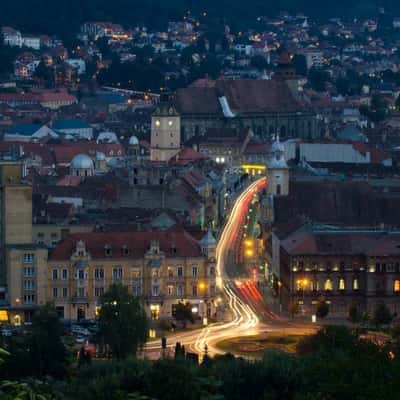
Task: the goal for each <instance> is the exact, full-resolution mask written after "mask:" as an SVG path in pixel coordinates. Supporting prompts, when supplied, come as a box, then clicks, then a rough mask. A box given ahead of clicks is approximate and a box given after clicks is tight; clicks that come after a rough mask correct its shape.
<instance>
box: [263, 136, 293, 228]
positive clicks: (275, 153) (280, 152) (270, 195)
mask: <svg viewBox="0 0 400 400" xmlns="http://www.w3.org/2000/svg"><path fill="white" fill-rule="evenodd" d="M266 178H267V186H266V190H265V194H264V195H263V196H262V209H263V215H262V219H263V221H264V222H266V223H267V224H272V223H273V222H274V220H275V207H274V199H275V198H276V197H278V196H287V195H288V194H289V167H288V165H287V164H286V160H285V147H284V145H283V143H281V142H280V141H279V134H278V135H276V138H275V141H274V143H273V144H272V147H271V158H270V159H269V161H268V164H267V169H266Z"/></svg>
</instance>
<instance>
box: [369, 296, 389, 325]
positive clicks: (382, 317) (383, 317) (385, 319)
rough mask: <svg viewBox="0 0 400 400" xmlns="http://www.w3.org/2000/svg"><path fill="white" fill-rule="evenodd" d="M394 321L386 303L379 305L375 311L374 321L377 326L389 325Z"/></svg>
mask: <svg viewBox="0 0 400 400" xmlns="http://www.w3.org/2000/svg"><path fill="white" fill-rule="evenodd" d="M392 320H393V315H392V313H391V312H390V310H389V308H388V306H387V305H386V304H385V303H383V302H382V303H379V304H378V305H377V306H376V307H375V310H374V318H373V321H374V323H375V324H377V325H387V324H390V323H391V322H392Z"/></svg>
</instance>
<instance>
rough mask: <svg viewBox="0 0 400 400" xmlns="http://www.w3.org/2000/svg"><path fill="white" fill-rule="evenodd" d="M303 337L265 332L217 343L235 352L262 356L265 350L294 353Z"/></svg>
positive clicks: (224, 349) (224, 348)
mask: <svg viewBox="0 0 400 400" xmlns="http://www.w3.org/2000/svg"><path fill="white" fill-rule="evenodd" d="M302 338H303V336H301V335H282V334H276V333H264V334H262V335H255V336H245V337H237V338H231V339H226V340H223V341H221V342H219V343H217V347H218V348H219V349H221V350H223V351H226V352H230V353H234V354H239V355H245V356H252V357H261V356H262V354H263V353H264V351H265V350H278V351H285V352H288V353H294V352H295V351H296V345H297V343H298V342H299V340H300V339H302Z"/></svg>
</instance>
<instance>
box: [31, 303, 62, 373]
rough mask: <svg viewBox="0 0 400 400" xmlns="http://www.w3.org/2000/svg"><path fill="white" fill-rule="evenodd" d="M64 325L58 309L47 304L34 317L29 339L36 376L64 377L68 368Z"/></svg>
mask: <svg viewBox="0 0 400 400" xmlns="http://www.w3.org/2000/svg"><path fill="white" fill-rule="evenodd" d="M61 335H62V325H61V322H60V320H59V317H58V314H57V311H56V309H55V308H54V306H53V305H51V304H47V305H46V306H45V307H43V308H41V309H39V311H37V312H36V313H35V315H34V317H33V320H32V326H31V334H30V337H29V339H28V346H29V348H28V349H29V350H28V351H29V355H30V360H31V363H32V368H33V370H32V372H33V375H36V376H45V375H51V376H54V377H57V378H62V377H63V376H64V375H65V372H66V368H67V351H66V348H65V346H64V344H63V342H62V340H61Z"/></svg>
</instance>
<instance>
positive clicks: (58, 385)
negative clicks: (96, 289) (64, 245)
mask: <svg viewBox="0 0 400 400" xmlns="http://www.w3.org/2000/svg"><path fill="white" fill-rule="evenodd" d="M45 325H46V324H45ZM396 332H397V331H396ZM398 336H399V335H397V334H396V335H394V336H393V337H394V340H393V342H392V343H391V344H390V345H387V346H382V347H379V346H377V345H375V344H373V343H371V342H367V341H363V340H360V339H359V338H358V336H357V335H356V334H354V333H353V332H351V331H350V330H349V329H347V328H345V327H337V326H336V327H326V328H323V329H322V330H321V331H320V332H319V333H317V334H316V335H314V336H309V337H306V338H305V339H304V340H303V341H302V342H300V343H299V345H298V348H297V354H296V355H294V354H286V353H278V352H267V353H265V355H264V357H263V359H262V360H259V361H248V360H244V359H241V358H234V357H233V356H231V355H225V356H219V357H215V358H213V359H211V358H209V357H207V356H206V358H205V360H204V361H203V363H202V364H201V365H197V364H196V363H194V362H193V361H189V360H188V359H185V356H184V352H181V351H180V352H178V351H177V352H176V356H175V358H171V359H169V358H168V359H162V360H159V361H156V362H151V361H143V360H138V359H134V358H127V359H124V360H119V361H117V360H110V361H95V360H92V361H91V360H85V359H83V358H82V359H80V362H79V364H78V366H76V365H75V366H72V365H71V364H68V360H66V359H65V361H64V365H65V368H64V373H63V374H62V373H61V375H63V376H60V372H61V371H62V369H60V368H56V369H55V371H57V374H54V372H52V369H51V368H46V369H43V370H42V371H39V370H38V368H37V365H38V364H40V362H38V361H40V359H41V357H44V354H43V353H40V352H39V353H36V354H35V355H33V354H26V355H25V363H26V367H25V368H23V369H22V370H21V369H18V368H12V365H18V364H17V363H15V360H16V359H18V358H21V357H22V355H21V354H18V353H16V352H15V347H14V348H8V349H9V350H10V352H11V354H10V355H9V356H6V357H4V363H3V365H1V366H0V398H2V399H3V398H4V399H14V398H16V397H12V395H11V391H12V390H14V392H16V390H15V389H12V388H11V389H10V388H9V387H8V386H6V387H4V386H2V384H1V379H16V380H18V381H19V382H24V381H25V382H28V385H29V386H28V387H30V388H31V391H32V393H36V394H39V393H40V394H42V395H44V397H43V398H44V399H46V400H50V399H54V400H56V399H59V400H69V399H80V400H92V399H93V400H94V399H96V400H122V399H136V400H139V399H141V400H145V399H159V400H170V399H171V400H205V399H213V400H217V399H218V400H223V399H229V400H242V399H247V400H280V399H285V400H336V399H341V400H377V399H379V400H386V399H388V400H389V399H390V400H393V399H398V398H399V393H400V359H399V351H398V350H399V347H398V343H399V342H398ZM55 355H56V354H55ZM58 359H59V360H62V357H61V358H60V357H58ZM47 362H48V360H47ZM43 365H44V364H43ZM53 367H54V365H53ZM29 368H30V369H31V370H30V371H29ZM51 376H52V378H51ZM30 377H35V380H33V381H32V379H31V380H29V379H30ZM2 396H3V397H2ZM18 398H22V399H25V398H26V397H18ZM29 398H34V397H29Z"/></svg>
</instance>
